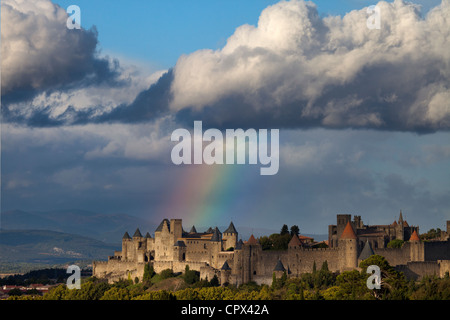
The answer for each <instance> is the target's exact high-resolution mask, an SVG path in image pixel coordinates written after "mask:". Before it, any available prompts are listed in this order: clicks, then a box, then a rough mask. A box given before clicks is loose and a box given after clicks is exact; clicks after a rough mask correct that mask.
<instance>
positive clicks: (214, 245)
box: [211, 227, 222, 268]
mask: <svg viewBox="0 0 450 320" xmlns="http://www.w3.org/2000/svg"><path fill="white" fill-rule="evenodd" d="M220 251H222V233H221V232H220V231H219V228H217V227H215V228H214V230H213V235H212V237H211V263H212V265H213V266H214V267H216V268H218V267H219V266H217V264H218V261H219V252H220Z"/></svg>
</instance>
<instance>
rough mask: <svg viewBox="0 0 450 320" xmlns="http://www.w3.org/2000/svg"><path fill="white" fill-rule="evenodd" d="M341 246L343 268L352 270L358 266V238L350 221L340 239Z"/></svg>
mask: <svg viewBox="0 0 450 320" xmlns="http://www.w3.org/2000/svg"><path fill="white" fill-rule="evenodd" d="M339 248H340V249H341V257H340V258H341V259H340V260H341V261H340V264H341V269H342V270H343V271H344V270H352V269H355V268H357V267H358V240H357V237H356V234H355V231H353V227H352V224H351V222H350V221H348V222H347V225H346V226H345V228H344V231H343V232H342V234H341V237H340V239H339Z"/></svg>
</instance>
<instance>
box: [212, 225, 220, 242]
mask: <svg viewBox="0 0 450 320" xmlns="http://www.w3.org/2000/svg"><path fill="white" fill-rule="evenodd" d="M220 235H221V233H220V231H219V228H217V227H215V228H214V231H213V235H212V237H211V241H215V242H219V241H220Z"/></svg>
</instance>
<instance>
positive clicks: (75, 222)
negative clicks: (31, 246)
mask: <svg viewBox="0 0 450 320" xmlns="http://www.w3.org/2000/svg"><path fill="white" fill-rule="evenodd" d="M0 226H1V228H2V229H7V230H28V229H32V230H52V231H58V232H63V233H71V234H78V235H82V236H85V237H89V238H94V239H97V240H100V241H104V242H109V243H115V242H119V241H120V240H121V239H122V236H123V234H124V232H125V231H128V232H132V233H134V231H135V230H136V228H140V230H141V231H142V232H144V234H145V233H146V232H147V231H149V232H150V233H152V232H153V231H154V230H155V229H156V227H157V225H156V224H155V223H151V222H149V221H147V220H144V219H141V218H138V217H134V216H131V215H128V214H101V213H96V212H91V211H86V210H76V209H73V210H58V211H32V212H27V211H23V210H11V211H6V212H2V214H1V225H0Z"/></svg>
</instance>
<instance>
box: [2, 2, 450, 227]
mask: <svg viewBox="0 0 450 320" xmlns="http://www.w3.org/2000/svg"><path fill="white" fill-rule="evenodd" d="M72 4H76V5H78V6H79V7H80V10H81V27H82V28H81V29H73V30H69V29H68V28H67V27H66V21H67V18H68V15H67V12H66V9H67V7H68V6H69V5H72ZM370 5H377V7H378V8H380V18H381V24H380V29H370V28H368V27H367V23H366V22H367V19H368V18H369V14H368V13H367V7H368V6H370ZM449 22H450V1H448V0H444V1H429V0H424V1H415V2H414V3H410V2H405V1H399V0H396V1H392V2H390V1H389V2H384V1H381V2H375V1H363V0H352V1H351V0H346V1H325V0H322V1H319V0H316V1H313V2H303V1H296V0H292V1H282V2H278V1H268V0H258V1H256V0H255V1H253V0H246V1H237V0H233V1H200V0H198V1H127V2H126V4H125V2H124V1H100V0H97V1H73V0H69V1H65V0H64V1H63V0H61V1H53V2H51V1H50V0H38V1H33V2H32V3H30V2H29V1H28V2H27V1H23V0H3V1H2V2H1V37H2V38H1V39H2V42H1V50H2V52H1V53H2V75H1V90H2V96H1V97H2V111H3V112H2V141H1V142H2V159H1V160H2V172H1V173H2V179H1V187H2V197H1V210H2V211H3V212H4V211H8V210H14V209H20V210H29V211H32V210H39V211H46V210H65V209H84V210H90V211H94V212H101V213H111V214H112V213H127V214H131V215H135V216H139V217H142V218H145V219H148V220H149V221H152V222H154V223H156V224H157V223H159V222H160V221H161V220H162V219H163V218H182V219H183V221H184V223H183V224H184V225H185V229H190V226H191V225H193V224H195V225H196V226H215V225H228V224H229V222H230V220H232V221H233V222H234V223H235V225H236V226H247V227H255V228H271V229H280V228H281V226H282V225H283V224H288V225H294V224H295V225H298V226H299V227H300V231H301V232H302V233H308V234H310V233H317V234H324V233H327V231H328V228H327V226H328V225H330V224H335V223H336V214H342V213H347V214H352V215H361V216H362V219H363V221H364V223H366V224H389V223H392V222H393V221H394V220H395V219H398V215H399V212H400V210H402V212H403V217H404V218H405V219H406V220H407V221H408V223H409V224H410V225H419V226H420V231H427V230H429V229H430V228H437V227H439V228H441V229H442V228H444V226H445V221H446V220H450V197H449V193H450V145H449V143H448V141H450V134H449V128H450V103H449V101H450V90H449V87H450V64H449V61H450V43H449V42H448V39H449V37H450V26H449V25H448V24H449ZM196 120H201V121H202V122H203V125H204V127H205V128H206V127H208V128H218V129H221V130H225V129H237V128H244V129H248V128H255V129H279V130H280V139H279V141H280V151H279V159H280V167H279V171H278V173H277V174H276V175H273V176H261V175H260V172H259V168H260V166H259V165H228V164H225V165H211V166H209V165H205V164H203V165H181V166H177V165H174V164H173V163H172V161H171V158H170V154H171V150H172V148H173V147H174V145H175V144H174V143H173V142H171V139H170V137H171V133H172V132H173V130H175V129H176V128H186V129H189V130H191V129H192V127H193V122H194V121H196Z"/></svg>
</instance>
